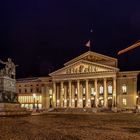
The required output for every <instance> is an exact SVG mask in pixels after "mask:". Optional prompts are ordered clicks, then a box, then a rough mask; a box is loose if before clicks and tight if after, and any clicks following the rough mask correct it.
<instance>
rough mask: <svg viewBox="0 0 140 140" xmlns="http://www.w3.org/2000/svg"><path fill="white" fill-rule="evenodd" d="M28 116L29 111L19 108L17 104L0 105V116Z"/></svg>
mask: <svg viewBox="0 0 140 140" xmlns="http://www.w3.org/2000/svg"><path fill="white" fill-rule="evenodd" d="M30 114H31V112H30V111H27V110H26V109H25V108H21V107H20V104H18V103H0V116H19V115H23V116H25V115H30Z"/></svg>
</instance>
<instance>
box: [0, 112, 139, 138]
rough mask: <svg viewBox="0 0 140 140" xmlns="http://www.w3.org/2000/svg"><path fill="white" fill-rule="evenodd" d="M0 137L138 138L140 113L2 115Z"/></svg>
mask: <svg viewBox="0 0 140 140" xmlns="http://www.w3.org/2000/svg"><path fill="white" fill-rule="evenodd" d="M0 126H1V127H0V133H1V135H0V140H94V139H96V140H129V139H133V140H139V139H140V115H139V114H125V113H124V114H115V113H114V114H113V113H99V114H58V113H56V114H46V115H42V116H29V117H9V118H8V117H1V118H0Z"/></svg>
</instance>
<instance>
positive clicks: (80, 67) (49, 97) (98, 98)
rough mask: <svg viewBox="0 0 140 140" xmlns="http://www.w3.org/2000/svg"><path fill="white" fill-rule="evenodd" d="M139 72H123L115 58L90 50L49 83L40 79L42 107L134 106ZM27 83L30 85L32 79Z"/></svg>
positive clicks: (136, 101)
mask: <svg viewBox="0 0 140 140" xmlns="http://www.w3.org/2000/svg"><path fill="white" fill-rule="evenodd" d="M139 74H140V71H124V72H121V71H120V69H119V68H118V60H117V59H116V58H112V57H109V56H106V55H102V54H99V53H95V52H92V51H88V52H86V53H84V54H82V55H80V56H78V57H76V58H74V59H72V60H70V61H69V62H67V63H65V64H64V67H63V68H61V69H59V70H57V71H54V72H52V73H50V74H49V76H50V77H46V79H47V84H44V83H42V82H41V84H40V85H41V86H42V87H41V91H40V96H41V98H42V103H41V101H40V104H42V105H40V107H42V108H49V107H54V108H55V107H56V108H94V107H96V108H112V107H117V108H129V109H133V108H135V107H136V106H137V105H138V104H139V89H138V80H139V78H138V77H139ZM48 79H49V80H48ZM19 81H20V82H18V81H17V92H18V93H19V91H20V94H19V98H20V99H21V96H22V95H23V94H22V92H21V90H20V87H19V85H20V86H21V83H22V80H19ZM44 82H45V81H44ZM24 84H25V79H24ZM28 84H29V85H31V84H30V83H29V81H28ZM44 85H45V86H44ZM30 91H32V90H30ZM30 91H29V92H30ZM32 94H33V92H32V93H30V95H32ZM43 98H44V99H43ZM43 100H44V101H43ZM19 101H20V100H19Z"/></svg>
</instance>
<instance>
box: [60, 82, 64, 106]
mask: <svg viewBox="0 0 140 140" xmlns="http://www.w3.org/2000/svg"><path fill="white" fill-rule="evenodd" d="M60 90H61V92H60V105H61V107H64V105H63V96H64V83H63V81H61V83H60Z"/></svg>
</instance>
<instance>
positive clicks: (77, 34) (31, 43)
mask: <svg viewBox="0 0 140 140" xmlns="http://www.w3.org/2000/svg"><path fill="white" fill-rule="evenodd" d="M91 29H92V30H93V32H92V33H90V30H91ZM89 39H91V41H92V48H91V50H92V51H95V52H98V53H102V54H105V55H109V56H112V57H116V58H118V59H119V67H120V68H121V70H138V69H139V70H140V47H139V48H136V49H134V50H132V51H130V52H128V53H126V54H123V55H121V56H117V52H118V51H119V50H121V49H124V48H126V47H128V46H129V45H132V44H133V43H134V42H136V41H137V40H140V0H42V1H40V0H24V1H19V0H17V1H11V0H9V1H8V0H4V1H1V2H0V59H2V60H6V58H7V57H12V58H13V60H14V62H15V63H16V64H18V65H19V67H18V68H17V77H18V78H23V77H32V76H46V75H47V74H48V73H49V72H51V71H53V70H56V69H58V68H61V67H62V66H63V63H65V62H67V61H68V60H70V59H72V58H74V57H76V56H78V55H80V54H81V53H84V52H86V51H88V48H86V47H85V46H84V45H85V43H86V42H87V41H88V40H89Z"/></svg>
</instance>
